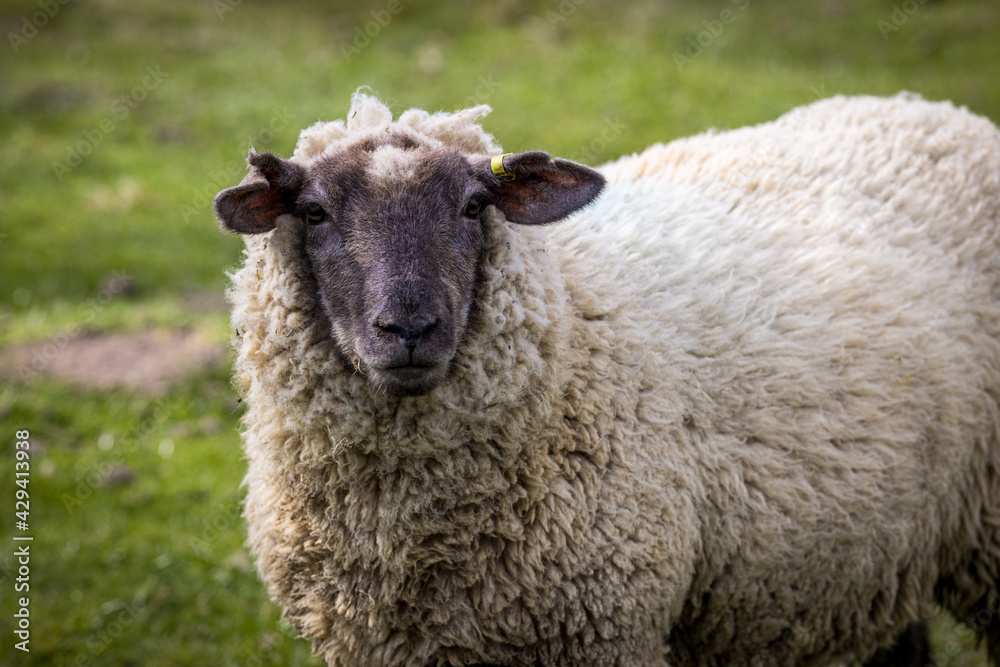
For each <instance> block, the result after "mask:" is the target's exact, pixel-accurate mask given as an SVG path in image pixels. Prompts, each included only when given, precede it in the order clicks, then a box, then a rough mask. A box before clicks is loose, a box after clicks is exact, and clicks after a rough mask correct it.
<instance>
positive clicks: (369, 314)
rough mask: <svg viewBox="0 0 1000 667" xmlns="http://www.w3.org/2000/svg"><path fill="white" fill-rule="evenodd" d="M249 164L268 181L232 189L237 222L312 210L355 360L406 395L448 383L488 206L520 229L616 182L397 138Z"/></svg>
mask: <svg viewBox="0 0 1000 667" xmlns="http://www.w3.org/2000/svg"><path fill="white" fill-rule="evenodd" d="M498 160H499V162H498ZM249 162H250V164H251V165H252V166H253V167H255V169H256V170H257V172H258V174H260V175H261V176H262V177H263V179H254V180H251V181H250V182H247V183H244V184H242V185H239V186H237V187H235V188H229V189H227V190H223V191H222V192H220V193H219V195H218V196H217V197H216V202H215V209H216V214H217V216H218V217H219V220H220V221H221V223H222V225H223V227H224V228H225V229H228V230H230V231H236V232H240V233H244V234H256V233H263V232H267V231H270V230H271V229H273V228H274V225H275V218H276V217H277V216H279V215H282V214H292V215H296V216H298V217H300V218H301V219H302V221H303V222H304V223H305V224H304V231H303V234H304V238H303V247H304V249H305V253H306V255H307V257H308V260H309V264H310V266H311V268H312V272H313V275H314V277H315V280H316V289H317V297H318V299H319V301H320V303H321V304H322V306H323V310H324V312H325V313H326V316H327V318H328V320H329V325H330V335H331V336H332V338H333V339H334V341H335V342H336V343H337V347H338V348H339V349H340V351H341V353H342V355H343V359H344V363H345V364H350V365H353V366H354V367H355V368H357V369H359V370H360V371H361V372H363V373H364V374H365V376H366V378H367V379H368V381H369V382H370V383H371V384H372V385H373V386H375V387H376V388H378V389H379V390H382V391H385V392H386V393H389V394H393V395H396V396H407V395H419V394H424V393H426V392H428V391H430V390H432V389H433V388H434V387H436V386H438V385H439V384H440V383H442V382H445V381H446V380H447V377H448V371H449V367H450V364H451V360H452V358H453V357H454V355H455V352H456V350H457V347H458V345H459V342H460V341H461V339H462V333H463V331H464V329H465V325H466V320H467V318H468V314H469V311H470V308H471V307H472V303H473V298H474V295H475V279H476V269H477V266H478V263H479V261H480V258H481V255H482V251H483V244H484V239H485V236H486V229H485V227H484V225H486V224H488V222H487V219H486V217H485V216H484V215H483V214H484V212H485V211H486V209H487V207H488V206H491V205H492V206H496V208H498V209H499V210H500V211H501V212H502V213H504V215H505V217H506V218H507V220H508V221H510V222H515V223H519V224H544V223H548V222H555V221H557V220H559V219H561V218H563V217H565V216H566V215H568V214H569V213H571V212H572V211H574V210H576V209H578V208H580V207H581V206H584V205H585V204H587V203H588V202H590V201H591V200H593V199H594V198H595V197H596V196H597V195H598V194H599V193H600V191H601V189H602V187H603V185H604V179H603V178H602V177H601V176H600V175H599V174H598V173H597V172H595V171H593V170H591V169H589V168H587V167H584V166H582V165H578V164H575V163H572V162H569V161H567V160H559V159H556V160H553V159H551V158H550V157H549V156H548V155H547V154H546V153H543V152H541V151H531V152H527V153H521V154H518V155H508V156H504V157H503V158H490V157H487V156H477V155H468V154H464V153H462V152H460V151H457V150H454V149H450V148H445V147H440V146H427V145H423V144H421V143H418V142H417V141H416V140H414V139H412V138H410V137H409V136H407V135H403V134H393V133H391V132H387V133H385V134H384V135H382V136H378V137H368V138H366V139H364V140H361V141H358V142H356V143H354V144H351V145H349V146H347V147H345V148H343V149H341V150H340V151H338V152H336V153H334V154H331V155H324V156H323V157H322V158H320V159H318V160H316V161H315V162H313V163H311V164H310V165H308V166H307V167H303V166H301V165H298V164H295V163H292V162H288V161H285V160H281V159H279V158H277V157H275V156H273V155H270V154H268V153H257V154H251V155H250V158H249Z"/></svg>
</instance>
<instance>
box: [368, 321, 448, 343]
mask: <svg viewBox="0 0 1000 667" xmlns="http://www.w3.org/2000/svg"><path fill="white" fill-rule="evenodd" d="M435 324H436V322H430V321H427V320H417V321H416V322H407V323H398V322H388V323H383V322H382V320H381V319H379V320H376V321H375V326H376V327H378V328H379V329H381V330H382V331H384V332H386V333H387V334H392V335H393V336H395V337H396V340H398V341H399V344H400V345H402V346H403V347H406V348H409V349H411V350H412V349H413V348H415V347H416V346H417V343H419V342H420V339H421V337H423V336H424V334H426V333H427V332H428V331H429V330H430V329H431V328H433V327H434V325H435Z"/></svg>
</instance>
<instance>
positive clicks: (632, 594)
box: [229, 94, 1000, 665]
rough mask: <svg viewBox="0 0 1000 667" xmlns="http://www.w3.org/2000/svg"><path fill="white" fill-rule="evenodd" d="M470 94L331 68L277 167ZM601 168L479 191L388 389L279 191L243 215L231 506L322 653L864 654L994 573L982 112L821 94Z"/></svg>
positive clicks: (708, 657) (989, 143)
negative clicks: (530, 220) (416, 390)
mask: <svg viewBox="0 0 1000 667" xmlns="http://www.w3.org/2000/svg"><path fill="white" fill-rule="evenodd" d="M486 112H488V107H477V108H475V109H470V110H465V111H462V112H458V113H457V114H433V115H430V114H427V113H426V112H423V111H418V110H411V111H407V112H405V113H404V114H403V115H402V116H401V117H400V118H399V119H398V120H397V121H396V122H395V123H393V122H392V117H391V114H390V112H389V110H388V109H387V108H386V107H384V105H382V104H381V103H379V102H378V101H377V100H375V99H374V98H371V97H369V96H367V95H363V94H357V95H356V96H355V98H354V100H353V104H352V109H351V112H350V114H349V116H348V120H347V123H346V124H345V123H343V122H342V121H337V122H334V123H326V124H317V125H314V126H312V127H311V128H309V129H307V130H305V131H304V132H303V134H302V137H301V138H300V142H299V146H298V147H297V149H296V151H295V155H294V157H293V160H297V161H300V162H308V161H310V160H312V159H315V158H316V157H317V156H318V155H320V154H322V153H323V152H324V151H327V150H335V147H336V146H337V145H339V144H340V143H342V142H350V141H355V140H357V138H358V137H361V136H363V135H364V134H366V133H378V132H383V131H385V130H386V129H387V128H389V127H390V125H391V126H392V127H393V129H394V130H397V129H400V128H401V127H402V128H405V130H406V131H408V132H413V133H418V134H419V135H420V136H421V137H424V138H429V139H431V140H435V141H440V142H442V143H445V144H449V145H455V146H459V147H461V148H462V149H463V150H466V151H469V152H476V153H482V152H486V153H499V152H500V148H499V146H497V145H496V144H495V143H494V142H493V139H492V138H491V137H490V136H489V135H488V134H486V133H485V132H484V131H483V130H482V129H481V128H480V127H479V126H478V125H476V124H475V120H476V119H478V118H479V117H481V116H483V115H485V113H486ZM601 171H602V172H603V173H604V175H605V176H606V177H607V178H608V181H609V184H608V190H607V192H606V194H605V195H604V196H602V197H601V198H600V199H599V200H598V201H597V202H595V204H594V205H592V206H591V207H589V208H587V209H585V210H584V211H582V212H580V213H577V214H575V215H573V216H571V217H570V218H569V219H568V220H566V221H564V222H562V223H559V224H558V225H555V226H552V227H546V228H541V227H525V226H516V225H510V224H507V223H506V222H505V221H504V220H503V219H502V215H501V214H499V213H498V212H496V211H495V210H494V209H488V215H487V220H486V230H487V243H486V251H485V253H484V255H483V257H482V260H481V267H480V272H479V282H478V284H477V292H476V301H475V305H474V309H473V311H472V313H470V316H469V320H468V329H467V331H466V334H465V338H464V341H463V343H462V345H460V347H459V351H458V354H457V356H456V358H455V359H454V360H453V362H452V363H453V372H452V376H451V379H450V380H449V381H448V382H447V383H445V384H444V385H442V386H440V387H438V388H437V389H435V390H434V391H432V392H431V393H430V394H428V395H426V396H421V397H407V398H394V397H390V396H386V395H381V394H378V393H376V392H375V391H374V390H373V389H372V388H371V387H370V386H369V384H368V383H367V382H366V380H365V378H364V376H363V374H362V373H356V372H351V371H350V370H345V369H344V367H343V365H342V363H341V362H340V360H339V359H338V356H337V351H336V349H335V346H334V344H333V343H332V341H331V340H330V337H329V335H328V333H327V329H326V326H327V325H326V322H325V318H324V315H323V312H322V309H321V308H320V306H319V304H318V303H317V301H316V297H315V287H314V285H313V282H312V277H311V275H310V272H309V268H308V265H307V263H306V261H305V259H304V255H303V250H302V241H301V235H300V224H301V223H300V222H299V221H298V220H297V219H296V218H293V217H291V216H283V217H281V218H279V219H278V225H277V228H276V229H275V230H274V231H273V232H272V233H270V234H268V235H264V236H257V237H246V239H247V251H246V254H247V257H246V262H245V265H244V267H243V268H242V269H240V270H239V271H237V272H236V273H234V274H233V275H232V281H233V285H232V288H231V290H230V293H229V296H230V300H231V302H232V304H233V327H234V334H235V335H234V341H235V345H236V347H237V351H238V358H237V361H236V378H237V382H238V385H239V387H240V389H241V391H242V393H243V395H244V396H245V399H246V403H247V405H248V411H247V414H246V416H245V433H244V438H245V448H246V454H247V457H248V460H249V472H248V475H247V478H246V484H247V487H248V495H247V501H246V516H247V518H248V521H249V532H250V544H251V547H252V550H253V552H254V554H255V556H256V558H257V565H258V569H259V571H260V573H261V575H262V577H263V578H264V580H265V581H267V582H268V585H269V590H270V592H271V595H272V596H273V597H274V598H275V599H276V600H277V601H278V602H280V603H281V604H282V605H283V606H284V608H285V614H286V617H287V618H288V619H289V620H290V621H291V622H292V623H293V624H294V625H295V626H296V627H297V628H299V629H300V630H301V631H302V632H303V633H304V634H305V635H306V636H308V637H310V638H312V639H313V641H314V647H315V650H316V651H317V652H318V653H320V654H321V655H323V656H324V657H325V659H326V660H327V661H328V662H329V663H330V664H331V665H356V664H365V665H424V664H428V663H431V662H433V661H437V664H469V663H500V664H530V663H532V662H535V661H539V662H541V663H542V664H547V665H548V664H551V665H558V664H567V665H569V664H595V665H596V664H607V665H613V664H620V665H628V664H635V665H639V664H641V665H668V664H671V665H729V664H778V665H795V664H803V663H804V662H808V661H813V662H822V661H824V660H830V659H849V658H858V659H864V658H866V657H867V656H869V655H871V654H872V653H873V652H874V651H875V649H876V648H877V647H879V646H884V645H887V644H890V643H891V642H892V640H893V638H894V637H895V636H896V635H897V634H898V633H899V632H900V631H901V630H902V629H903V628H904V627H905V626H906V625H907V624H908V623H909V622H911V621H913V620H917V619H920V618H924V617H925V616H926V614H927V604H928V602H930V601H931V600H932V599H933V598H934V596H935V594H937V595H938V596H939V597H940V598H941V599H942V600H943V601H944V602H945V604H946V605H947V606H948V607H949V608H950V609H951V610H952V611H953V612H954V613H956V614H957V615H958V616H959V617H960V618H962V619H965V618H966V617H968V616H969V615H974V614H976V612H977V610H978V609H980V608H982V605H983V604H985V603H986V601H987V598H988V595H989V592H990V591H991V590H994V589H995V588H996V584H997V579H998V576H1000V471H998V465H1000V461H998V455H1000V454H998V452H1000V448H998V436H1000V431H998V427H1000V412H998V407H997V406H998V402H997V401H998V398H1000V368H998V362H1000V345H998V339H1000V307H998V304H997V296H998V294H997V292H998V289H1000V287H998V285H997V281H996V273H997V272H996V268H997V258H998V253H997V244H998V239H997V233H998V232H997V230H998V227H1000V135H998V133H997V130H996V128H994V127H993V126H992V125H991V124H990V123H989V122H988V121H986V120H984V119H982V118H979V117H976V116H974V115H972V114H970V113H969V112H967V111H965V110H964V109H955V108H954V107H953V106H951V105H950V104H946V103H930V102H924V101H922V100H919V99H915V98H913V97H910V96H898V97H895V98H891V99H876V98H867V97H859V98H839V97H838V98H833V99H830V100H825V101H821V102H817V103H814V104H812V105H810V106H808V107H803V108H800V109H796V110H795V111H793V112H792V113H790V114H788V115H786V116H784V117H782V118H780V119H778V120H777V121H775V122H772V123H767V124H763V125H760V126H757V127H753V128H744V129H740V130H735V131H730V132H716V133H708V134H704V135H701V136H697V137H692V138H689V139H684V140H680V141H676V142H673V143H671V144H668V145H658V146H654V147H652V148H650V149H648V150H647V151H645V152H644V153H642V154H640V155H636V156H632V157H627V158H623V159H622V160H619V161H618V162H616V163H613V164H610V165H606V166H605V167H603V168H602V169H601ZM664 638H667V644H665V643H664V641H665V640H664ZM989 639H990V640H991V641H992V640H993V637H992V636H991V637H989ZM990 650H991V652H993V653H994V656H995V654H996V651H997V648H996V647H995V646H991V647H990Z"/></svg>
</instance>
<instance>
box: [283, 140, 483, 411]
mask: <svg viewBox="0 0 1000 667" xmlns="http://www.w3.org/2000/svg"><path fill="white" fill-rule="evenodd" d="M306 182H307V183H308V185H307V186H306V187H304V188H303V190H302V193H301V194H300V196H299V198H298V201H297V203H296V208H297V211H298V212H299V215H301V216H302V218H303V219H304V220H305V221H306V222H307V227H306V232H305V249H306V253H307V254H308V257H309V262H310V264H311V266H312V269H313V273H314V275H315V277H316V282H317V286H318V291H319V296H320V300H321V301H322V303H323V308H324V309H325V311H326V314H327V316H328V318H329V320H330V324H331V327H332V330H333V335H334V338H335V340H336V341H337V342H338V343H339V345H340V348H341V350H343V351H344V353H345V355H346V356H347V357H348V358H349V359H354V360H355V361H357V362H359V364H360V366H361V368H362V370H363V371H364V372H365V373H366V375H367V377H368V379H369V381H371V382H372V383H373V384H374V385H376V386H377V387H379V388H382V389H384V390H385V391H387V392H389V393H392V394H420V393H423V392H426V391H428V390H429V389H431V388H433V387H434V386H435V385H436V384H438V383H439V382H441V381H442V380H443V379H444V378H445V377H446V376H447V373H448V365H449V362H450V361H451V358H452V357H453V356H454V354H455V349H456V345H457V343H458V337H459V335H460V333H461V331H462V330H463V329H464V327H465V321H466V317H467V315H468V312H469V307H470V305H471V302H472V294H473V286H474V282H475V276H476V265H477V263H478V261H479V256H480V253H481V250H482V246H483V236H484V234H483V227H482V224H483V223H482V221H481V220H480V217H479V212H480V211H479V210H477V208H476V206H477V204H476V202H479V201H486V199H487V197H488V192H487V190H486V187H485V186H484V185H483V184H482V183H481V182H480V181H479V180H477V179H476V178H475V177H474V174H473V167H472V165H471V164H470V163H469V161H468V160H467V159H466V158H465V157H464V156H462V155H460V154H458V153H457V152H453V151H446V150H431V149H427V148H420V147H416V146H413V145H408V146H396V145H392V144H388V145H382V146H377V147H375V148H374V150H371V149H370V145H362V146H358V147H355V148H352V149H351V150H349V151H347V152H346V153H345V154H343V155H340V156H337V157H336V158H329V159H325V160H323V161H321V162H317V163H315V164H313V165H311V166H310V167H309V169H308V170H307V171H306ZM345 183H346V184H350V185H349V187H343V186H344V184H345ZM470 201H471V202H473V204H472V205H470V203H469V202H470Z"/></svg>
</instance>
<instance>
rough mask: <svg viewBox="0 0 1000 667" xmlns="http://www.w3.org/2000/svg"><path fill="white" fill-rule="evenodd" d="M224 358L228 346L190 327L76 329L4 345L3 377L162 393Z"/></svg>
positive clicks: (0, 357) (0, 361) (0, 363)
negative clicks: (113, 330) (43, 378)
mask: <svg viewBox="0 0 1000 667" xmlns="http://www.w3.org/2000/svg"><path fill="white" fill-rule="evenodd" d="M225 358H226V346H224V345H220V344H218V343H211V342H206V341H204V340H201V339H200V338H199V336H198V335H197V334H195V333H194V332H192V331H188V330H175V329H152V330H148V331H138V332H124V333H78V334H74V335H73V336H66V337H60V336H54V337H53V338H51V339H48V340H45V341H37V342H32V343H25V344H22V345H14V346H11V347H9V348H7V349H4V350H0V377H6V378H8V379H19V380H29V381H30V380H31V379H33V378H36V377H39V376H46V377H52V378H56V379H59V380H65V381H67V382H71V383H73V384H77V385H80V386H82V387H86V388H90V389H111V388H126V389H133V390H135V391H139V392H142V393H144V394H152V395H158V394H163V393H165V392H166V391H167V390H168V389H170V387H171V386H173V385H174V384H176V383H177V382H179V381H180V380H182V379H184V378H185V377H187V376H188V375H191V374H192V373H195V372H198V371H203V370H206V369H209V368H213V367H215V366H216V365H218V364H220V363H222V361H223V360H224V359H225Z"/></svg>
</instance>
